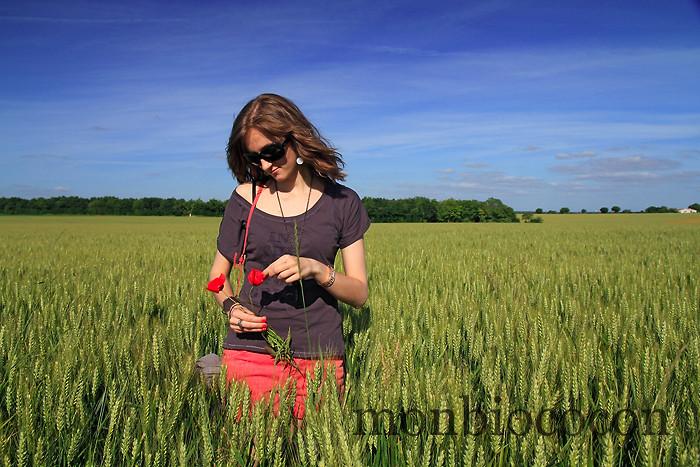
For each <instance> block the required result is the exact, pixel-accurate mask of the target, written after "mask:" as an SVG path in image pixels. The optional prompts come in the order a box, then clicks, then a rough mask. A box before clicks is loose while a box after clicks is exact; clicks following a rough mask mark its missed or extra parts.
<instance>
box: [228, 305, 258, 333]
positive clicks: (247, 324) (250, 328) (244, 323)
mask: <svg viewBox="0 0 700 467" xmlns="http://www.w3.org/2000/svg"><path fill="white" fill-rule="evenodd" d="M229 326H230V327H231V329H232V330H233V332H235V333H241V332H262V331H265V330H266V329H267V317H265V316H257V315H256V314H255V313H253V312H252V311H250V310H248V309H247V308H245V307H243V306H240V305H239V306H236V307H234V308H233V310H231V313H230V315H229Z"/></svg>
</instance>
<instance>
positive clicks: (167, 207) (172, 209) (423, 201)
mask: <svg viewBox="0 0 700 467" xmlns="http://www.w3.org/2000/svg"><path fill="white" fill-rule="evenodd" d="M362 202H363V204H364V205H365V208H366V209H367V212H368V214H369V216H370V218H371V219H372V220H373V221H374V222H518V219H517V216H516V215H515V211H514V210H513V209H512V208H511V207H510V206H507V205H505V204H503V202H502V201H501V200H499V199H496V198H489V199H487V200H486V201H477V200H458V199H446V200H444V201H436V200H434V199H428V198H424V197H415V198H408V199H385V198H364V199H363V200H362ZM225 207H226V202H225V201H220V200H218V199H210V200H209V201H203V200H201V199H195V200H184V199H176V198H154V197H147V198H116V197H114V196H100V197H94V198H78V197H77V196H59V197H55V198H34V199H23V198H0V214H93V215H97V214H109V215H138V216H187V215H190V214H192V215H195V216H221V215H223V213H224V208H225Z"/></svg>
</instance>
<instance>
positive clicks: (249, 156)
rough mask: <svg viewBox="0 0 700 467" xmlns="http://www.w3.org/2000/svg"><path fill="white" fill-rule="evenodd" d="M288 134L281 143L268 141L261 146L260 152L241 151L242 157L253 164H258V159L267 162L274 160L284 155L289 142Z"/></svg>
mask: <svg viewBox="0 0 700 467" xmlns="http://www.w3.org/2000/svg"><path fill="white" fill-rule="evenodd" d="M290 137H291V136H290V135H287V136H286V137H285V138H284V141H282V142H281V143H270V144H268V145H266V146H265V147H263V148H262V149H261V150H260V152H246V153H243V157H245V159H246V160H247V161H248V162H250V163H251V164H253V165H256V166H260V161H261V160H262V159H264V160H266V161H267V162H275V161H278V160H280V159H282V158H283V157H284V154H285V152H286V146H287V143H289V139H290Z"/></svg>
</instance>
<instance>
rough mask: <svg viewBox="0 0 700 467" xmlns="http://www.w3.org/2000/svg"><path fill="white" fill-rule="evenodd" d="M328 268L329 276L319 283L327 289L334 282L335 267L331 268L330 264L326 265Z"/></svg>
mask: <svg viewBox="0 0 700 467" xmlns="http://www.w3.org/2000/svg"><path fill="white" fill-rule="evenodd" d="M328 269H330V276H329V277H328V280H327V281H326V282H324V283H323V284H319V285H320V286H321V287H323V288H324V289H327V288H328V287H330V286H331V285H333V283H334V282H335V269H333V266H331V265H330V264H329V265H328Z"/></svg>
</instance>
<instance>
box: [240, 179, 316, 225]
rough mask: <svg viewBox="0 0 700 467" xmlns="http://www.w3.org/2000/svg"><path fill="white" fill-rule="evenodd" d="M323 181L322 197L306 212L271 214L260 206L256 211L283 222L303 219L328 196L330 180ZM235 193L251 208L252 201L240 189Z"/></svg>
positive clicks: (244, 204)
mask: <svg viewBox="0 0 700 467" xmlns="http://www.w3.org/2000/svg"><path fill="white" fill-rule="evenodd" d="M321 181H322V182H323V191H321V197H320V198H319V199H318V200H317V201H316V202H315V203H314V204H313V205H311V206H309V210H308V211H306V213H303V212H302V213H301V214H297V215H296V216H284V217H282V216H277V215H275V214H270V213H269V212H265V211H263V210H262V209H260V208H258V207H257V206H256V209H255V212H256V213H260V214H262V215H263V216H264V217H267V218H269V219H274V220H277V221H280V222H283V221H284V220H296V219H302V218H303V217H304V214H306V215H307V216H308V215H309V214H311V213H312V212H314V211H316V210H317V207H318V206H319V205H320V204H321V203H322V202H323V200H324V199H325V198H326V197H327V196H328V182H327V181H326V180H323V179H321ZM233 193H234V194H235V196H236V198H238V200H239V201H240V202H242V204H243V206H245V207H246V208H247V209H250V206H251V203H250V202H249V201H248V200H247V199H245V198H244V197H243V196H242V195H241V194H240V193H238V190H236V189H234V190H233Z"/></svg>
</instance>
